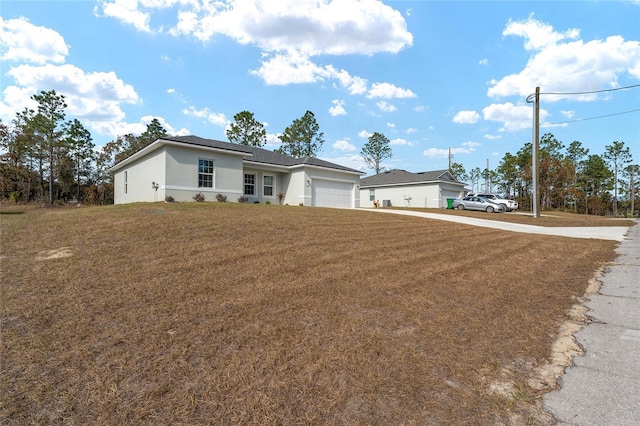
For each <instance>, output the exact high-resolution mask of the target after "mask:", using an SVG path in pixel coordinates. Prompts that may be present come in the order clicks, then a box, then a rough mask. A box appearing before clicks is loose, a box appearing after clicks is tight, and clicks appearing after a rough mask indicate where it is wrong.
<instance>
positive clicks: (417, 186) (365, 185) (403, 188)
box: [360, 169, 465, 208]
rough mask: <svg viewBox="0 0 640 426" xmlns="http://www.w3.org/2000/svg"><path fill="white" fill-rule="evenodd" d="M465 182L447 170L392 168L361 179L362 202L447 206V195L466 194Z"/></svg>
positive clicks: (398, 205) (383, 204) (407, 205)
mask: <svg viewBox="0 0 640 426" xmlns="http://www.w3.org/2000/svg"><path fill="white" fill-rule="evenodd" d="M464 187H465V184H464V182H459V181H457V180H456V178H455V177H453V175H452V174H451V173H449V171H448V170H435V171H431V172H420V173H411V172H407V171H406V170H399V169H393V170H389V171H386V172H383V173H378V174H377V175H373V176H367V177H365V178H361V179H360V206H361V207H373V206H374V204H373V203H374V201H376V202H378V203H379V206H382V207H386V206H395V207H430V208H439V207H447V198H460V197H462V196H464V194H465V189H464Z"/></svg>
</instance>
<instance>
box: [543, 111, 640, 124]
mask: <svg viewBox="0 0 640 426" xmlns="http://www.w3.org/2000/svg"><path fill="white" fill-rule="evenodd" d="M638 111H640V108H638V109H632V110H630V111H623V112H616V113H614V114H607V115H600V116H598V117H589V118H578V119H576V120H571V121H559V122H557V123H544V124H545V125H552V124H569V123H577V122H580V121H588V120H597V119H599V118H607V117H613V116H615V115H623V114H630V113H632V112H638Z"/></svg>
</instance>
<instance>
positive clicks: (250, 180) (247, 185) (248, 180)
mask: <svg viewBox="0 0 640 426" xmlns="http://www.w3.org/2000/svg"><path fill="white" fill-rule="evenodd" d="M244 195H256V175H254V174H251V173H245V175H244Z"/></svg>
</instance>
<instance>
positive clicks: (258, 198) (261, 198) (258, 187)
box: [241, 166, 287, 204]
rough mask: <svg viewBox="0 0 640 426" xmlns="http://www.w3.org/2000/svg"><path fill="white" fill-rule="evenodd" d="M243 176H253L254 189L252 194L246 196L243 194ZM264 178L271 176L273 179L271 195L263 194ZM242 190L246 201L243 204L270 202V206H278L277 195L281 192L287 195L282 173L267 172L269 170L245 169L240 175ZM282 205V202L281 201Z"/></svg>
mask: <svg viewBox="0 0 640 426" xmlns="http://www.w3.org/2000/svg"><path fill="white" fill-rule="evenodd" d="M245 174H252V175H254V176H255V182H256V184H255V188H254V194H246V193H244V175H245ZM265 176H272V177H273V195H265V193H264V187H265V185H264V177H265ZM241 180H242V190H243V195H242V196H243V197H244V198H245V199H246V201H245V202H247V203H255V202H258V203H261V204H264V203H266V202H267V201H268V202H270V203H271V204H278V202H279V201H278V193H279V192H282V193H283V194H286V193H287V188H286V180H285V179H283V173H282V172H279V171H273V170H269V169H265V170H262V169H259V168H256V167H246V166H245V169H244V171H243V174H242V178H241ZM282 202H283V204H284V200H283V201H282Z"/></svg>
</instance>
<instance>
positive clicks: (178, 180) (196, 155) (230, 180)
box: [162, 146, 244, 202]
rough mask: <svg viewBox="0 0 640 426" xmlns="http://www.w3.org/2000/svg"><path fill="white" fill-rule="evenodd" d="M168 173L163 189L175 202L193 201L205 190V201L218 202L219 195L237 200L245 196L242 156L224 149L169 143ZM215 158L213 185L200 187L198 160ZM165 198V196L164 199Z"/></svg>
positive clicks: (167, 148)
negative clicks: (218, 150)
mask: <svg viewBox="0 0 640 426" xmlns="http://www.w3.org/2000/svg"><path fill="white" fill-rule="evenodd" d="M165 149H166V151H167V162H166V167H167V176H166V181H164V182H163V186H162V189H164V190H165V194H166V195H167V196H168V195H170V196H172V197H173V198H174V199H175V200H176V201H193V197H194V196H195V195H196V194H198V193H202V195H204V198H205V201H216V195H218V194H222V195H226V196H227V201H229V202H237V201H238V198H239V197H241V196H242V189H243V185H242V183H243V178H244V175H243V174H242V157H241V156H239V155H229V154H225V153H223V152H215V151H210V150H199V149H194V148H193V147H188V148H183V147H178V146H167V147H166V148H165ZM199 159H204V160H213V162H214V163H213V165H214V172H213V187H212V188H202V187H198V160H199ZM162 201H164V197H163V198H162Z"/></svg>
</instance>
